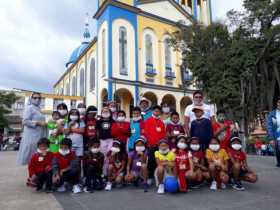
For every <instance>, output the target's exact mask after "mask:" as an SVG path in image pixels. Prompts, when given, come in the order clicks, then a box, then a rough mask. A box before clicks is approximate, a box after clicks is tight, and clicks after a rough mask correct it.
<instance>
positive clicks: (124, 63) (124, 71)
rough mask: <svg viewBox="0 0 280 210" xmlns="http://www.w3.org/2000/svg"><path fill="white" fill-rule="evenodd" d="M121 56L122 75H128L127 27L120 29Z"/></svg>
mask: <svg viewBox="0 0 280 210" xmlns="http://www.w3.org/2000/svg"><path fill="white" fill-rule="evenodd" d="M119 55H120V56H119V59H120V74H127V31H126V28H125V27H120V29H119Z"/></svg>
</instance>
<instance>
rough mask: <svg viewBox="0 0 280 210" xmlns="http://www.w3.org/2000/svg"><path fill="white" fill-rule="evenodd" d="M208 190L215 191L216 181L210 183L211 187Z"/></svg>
mask: <svg viewBox="0 0 280 210" xmlns="http://www.w3.org/2000/svg"><path fill="white" fill-rule="evenodd" d="M210 190H217V182H216V181H212V183H211V186H210Z"/></svg>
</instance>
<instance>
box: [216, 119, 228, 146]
mask: <svg viewBox="0 0 280 210" xmlns="http://www.w3.org/2000/svg"><path fill="white" fill-rule="evenodd" d="M231 124H232V122H231V121H230V120H225V121H224V125H221V124H220V123H218V122H214V123H212V129H213V133H214V135H216V132H217V131H218V130H220V129H221V128H222V126H225V127H227V128H226V129H225V130H224V131H223V132H221V133H220V134H219V135H218V136H217V137H218V139H219V140H220V142H221V143H220V146H221V148H222V149H227V148H228V147H229V143H230V136H231V130H230V125H231Z"/></svg>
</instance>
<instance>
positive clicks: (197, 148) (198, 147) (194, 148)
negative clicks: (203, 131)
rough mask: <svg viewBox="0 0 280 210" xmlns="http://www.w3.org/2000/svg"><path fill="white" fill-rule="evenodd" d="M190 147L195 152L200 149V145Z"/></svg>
mask: <svg viewBox="0 0 280 210" xmlns="http://www.w3.org/2000/svg"><path fill="white" fill-rule="evenodd" d="M190 147H191V149H192V150H193V151H198V150H199V149H200V145H199V144H191V145H190Z"/></svg>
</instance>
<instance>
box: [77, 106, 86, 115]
mask: <svg viewBox="0 0 280 210" xmlns="http://www.w3.org/2000/svg"><path fill="white" fill-rule="evenodd" d="M78 111H79V112H80V114H81V115H84V114H85V113H86V109H85V108H79V109H78Z"/></svg>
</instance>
